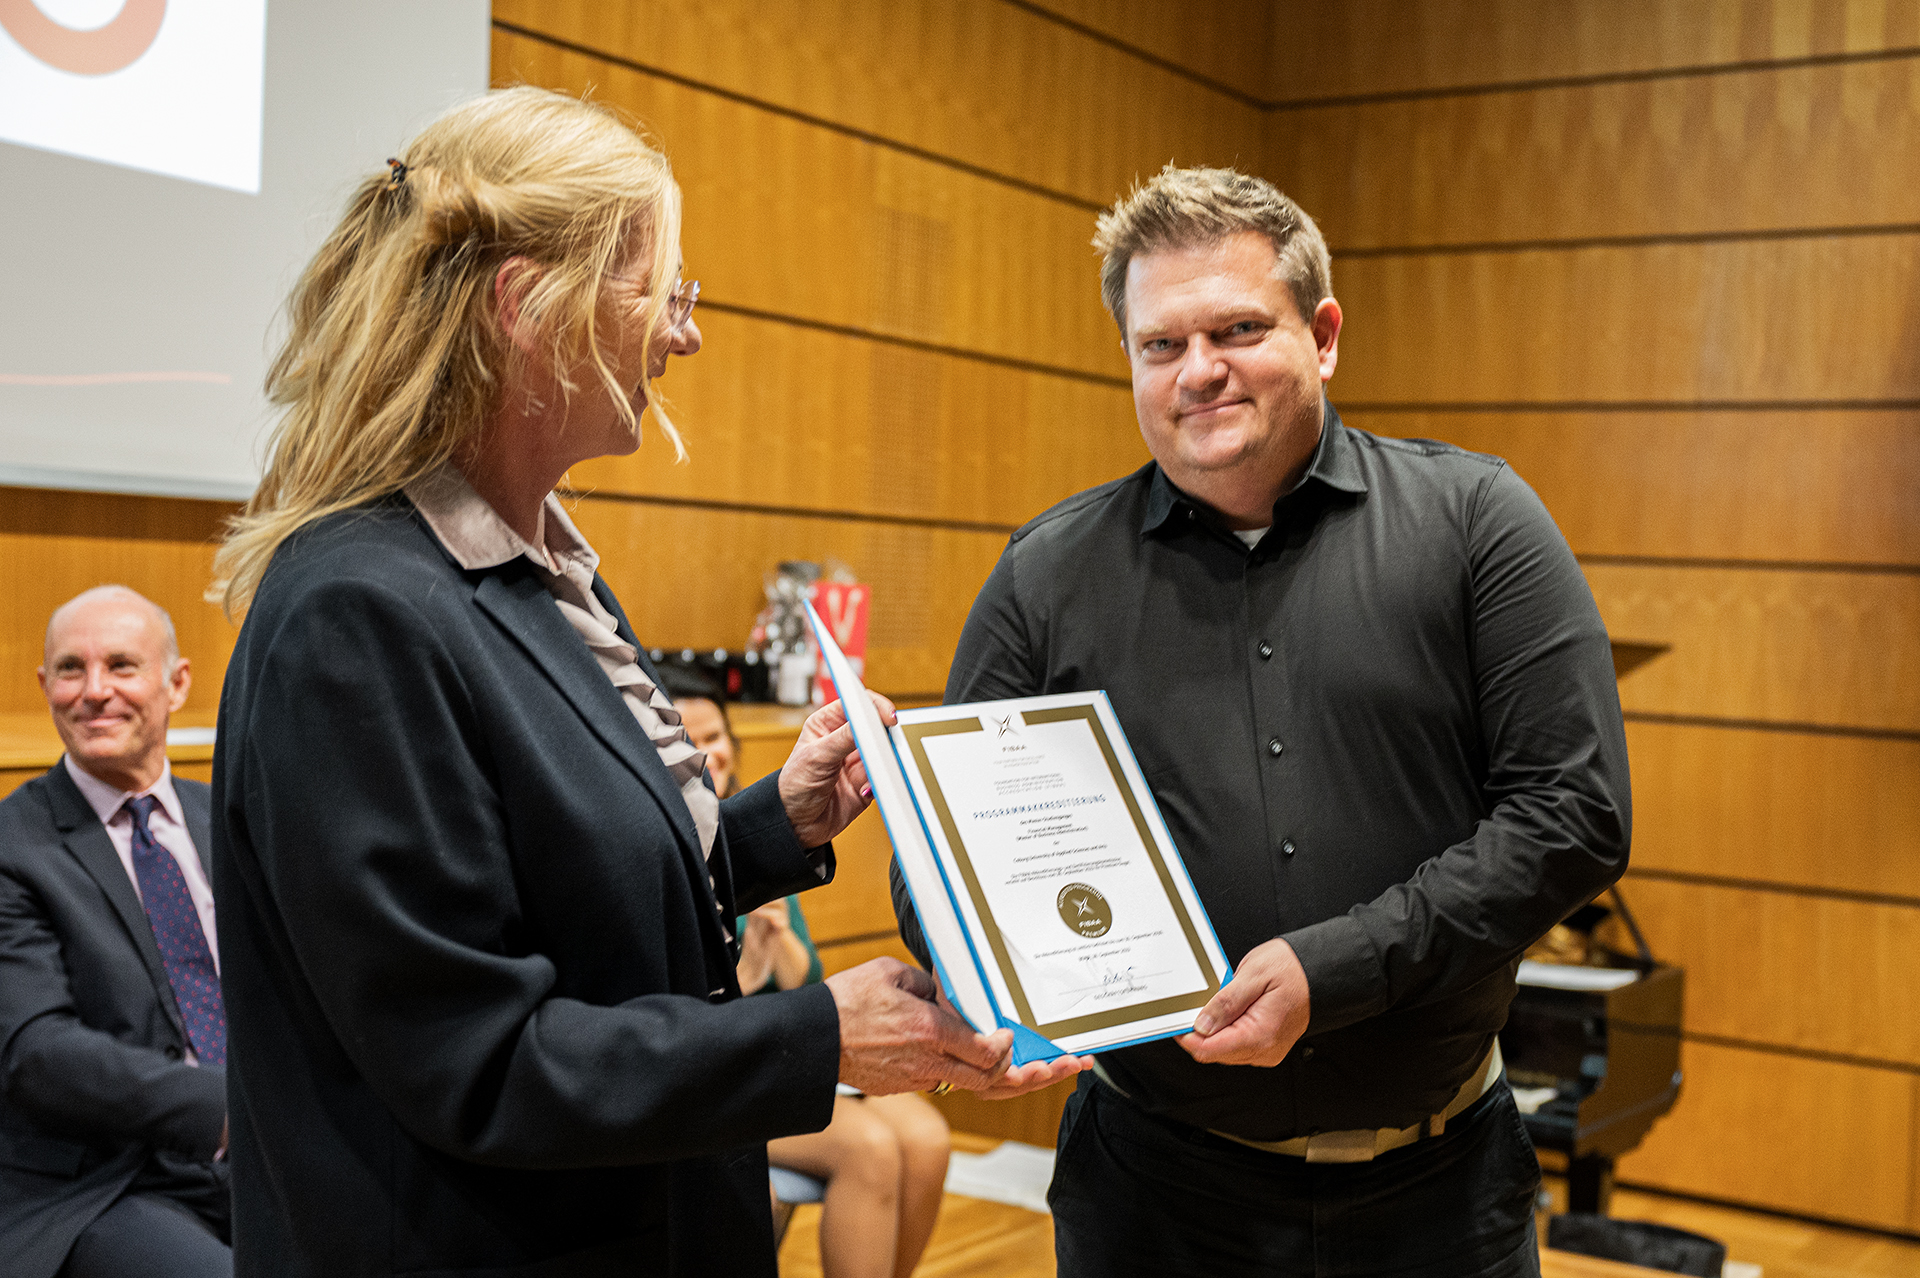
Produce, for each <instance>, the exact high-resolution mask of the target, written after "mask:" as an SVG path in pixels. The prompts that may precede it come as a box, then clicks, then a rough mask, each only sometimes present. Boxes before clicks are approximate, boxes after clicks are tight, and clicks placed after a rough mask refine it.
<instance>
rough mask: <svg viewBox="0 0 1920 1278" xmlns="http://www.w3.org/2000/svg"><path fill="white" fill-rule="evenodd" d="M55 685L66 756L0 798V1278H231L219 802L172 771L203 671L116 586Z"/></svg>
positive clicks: (87, 621) (81, 613)
mask: <svg viewBox="0 0 1920 1278" xmlns="http://www.w3.org/2000/svg"><path fill="white" fill-rule="evenodd" d="M39 677H40V686H41V688H42V689H44V690H45V692H46V696H47V705H48V707H49V708H50V709H51V710H52V711H53V721H54V724H55V726H56V727H57V728H58V729H59V732H60V739H61V740H62V741H63V742H64V743H65V744H66V757H65V758H63V759H62V760H61V761H60V762H59V763H57V764H55V765H54V766H53V768H52V769H51V770H49V771H48V772H47V773H46V774H45V775H44V776H40V777H36V778H34V779H33V780H32V781H29V782H27V783H26V784H25V785H23V786H21V787H20V788H19V789H18V790H17V791H15V792H14V793H13V794H12V795H10V796H8V797H7V799H6V800H5V801H4V802H0V1257H5V1260H4V1261H0V1268H3V1269H4V1270H5V1273H6V1274H7V1275H8V1278H55V1275H59V1276H60V1278H95V1276H96V1275H98V1276H100V1278H109V1276H117V1275H124V1274H136V1273H137V1274H141V1275H143V1276H149V1275H150V1276H153V1278H174V1276H176V1275H178V1276H179V1278H187V1276H188V1275H192V1276H193V1278H200V1276H201V1275H210V1274H220V1275H230V1274H231V1273H232V1272H233V1262H232V1257H231V1255H230V1253H229V1251H228V1247H227V1217H228V1195H227V1168H226V1164H225V1162H224V1161H223V1155H224V1153H225V1146H226V1139H227V1136H226V1124H227V1090H226V1069H225V1064H226V1016H225V1012H224V1010H223V1008H222V1005H221V1001H220V975H219V959H218V953H219V951H218V949H217V948H216V944H215V937H214V918H213V893H212V891H211V889H210V888H209V886H208V884H209V876H208V874H207V864H206V856H207V850H208V848H209V846H210V838H209V834H208V821H209V813H210V808H211V800H210V796H209V794H208V788H207V786H205V785H203V784H201V783H200V782H198V781H186V780H177V779H175V778H174V777H173V776H172V775H171V773H170V772H169V770H168V767H167V752H166V744H167V717H168V715H169V714H171V713H172V712H173V711H174V710H177V709H178V708H179V707H180V705H181V704H182V703H183V702H184V701H185V700H186V697H187V688H188V685H189V683H190V682H191V678H190V675H189V672H188V667H187V661H186V659H185V658H184V657H182V656H181V655H180V652H179V646H178V643H177V641H176V640H175V638H174V631H173V622H172V621H171V619H169V618H168V616H167V614H166V613H165V612H164V611H162V610H161V609H160V608H159V607H158V606H157V605H155V604H153V603H152V602H150V601H148V600H147V599H144V598H142V597H141V596H140V595H138V594H135V593H134V592H133V591H131V590H128V589H127V588H126V587H124V586H101V587H99V588H98V589H95V590H89V591H87V592H86V593H85V594H83V595H80V596H79V597H78V598H76V599H74V600H72V601H70V602H69V603H67V604H65V605H63V606H62V607H61V608H60V609H58V610H57V611H56V612H55V613H54V614H53V618H52V620H51V621H50V622H49V623H48V625H47V641H46V656H45V664H44V665H42V666H41V667H40V670H39Z"/></svg>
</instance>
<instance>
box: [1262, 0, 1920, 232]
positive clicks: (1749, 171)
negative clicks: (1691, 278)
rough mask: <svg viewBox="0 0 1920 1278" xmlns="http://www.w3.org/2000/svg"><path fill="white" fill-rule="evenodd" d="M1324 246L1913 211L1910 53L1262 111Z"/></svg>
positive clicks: (1911, 215)
mask: <svg viewBox="0 0 1920 1278" xmlns="http://www.w3.org/2000/svg"><path fill="white" fill-rule="evenodd" d="M1677 7H1678V6H1677ZM1268 127H1269V142H1268V151H1267V154H1266V160H1265V165H1266V167H1265V169H1264V170H1263V172H1265V173H1266V174H1267V176H1269V177H1271V178H1272V179H1273V180H1274V181H1275V182H1277V183H1279V184H1280V185H1281V186H1282V187H1283V188H1285V190H1286V191H1287V193H1288V194H1289V195H1291V196H1293V197H1294V198H1295V199H1296V200H1299V201H1300V203H1301V205H1302V206H1303V207H1304V208H1306V209H1307V211H1308V212H1310V213H1312V214H1313V215H1314V218H1315V219H1316V220H1317V221H1318V222H1319V223H1320V227H1321V229H1322V230H1323V231H1324V232H1325V233H1326V235H1327V237H1328V241H1329V243H1330V244H1331V245H1332V246H1333V247H1334V249H1335V251H1336V252H1339V251H1351V250H1354V249H1362V248H1369V247H1375V246H1405V245H1410V244H1484V243H1488V242H1502V241H1514V240H1538V239H1570V238H1580V237H1585V236H1632V235H1662V234H1673V233H1701V232H1730V231H1731V232H1742V231H1757V230H1771V229H1776V228H1782V227H1790V228H1807V227H1824V226H1854V225H1863V224H1864V225H1884V224H1887V223H1903V222H1904V223H1912V222H1916V221H1920V184H1917V183H1915V182H1913V181H1911V180H1910V178H1909V176H1908V174H1907V173H1906V172H1905V171H1904V170H1903V169H1902V168H1901V167H1900V166H1898V165H1893V164H1886V163H1883V162H1881V161H1882V157H1884V156H1886V155H1888V154H1900V153H1907V154H1911V153H1913V152H1914V150H1915V148H1916V147H1920V57H1911V58H1901V59H1897V60H1893V61H1879V62H1860V63H1848V64H1843V65H1839V66H1813V67H1801V68H1794V69H1790V70H1780V71H1757V72H1746V73H1742V74H1737V75H1710V76H1690V77H1685V78H1681V79H1665V80H1652V81H1644V80H1642V81H1632V82H1628V83H1616V84H1602V85H1581V86H1574V87H1568V88H1561V89H1551V90H1541V91H1539V92H1534V93H1492V94H1475V95H1470V96H1464V97H1441V98H1418V99H1415V100H1412V101H1394V102H1383V103H1372V104H1366V105H1354V106H1342V107H1321V108H1315V109H1312V110H1300V111H1287V112H1280V113H1277V114H1276V115H1274V116H1273V117H1272V119H1271V120H1270V122H1269V126H1268Z"/></svg>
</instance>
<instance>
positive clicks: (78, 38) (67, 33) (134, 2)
mask: <svg viewBox="0 0 1920 1278" xmlns="http://www.w3.org/2000/svg"><path fill="white" fill-rule="evenodd" d="M166 16H167V0H127V2H126V4H125V5H123V6H122V7H121V9H120V12H119V14H118V15H116V16H115V18H114V19H113V21H112V22H109V23H107V25H106V26H104V27H99V28H96V29H95V30H92V31H75V30H74V29H73V28H72V27H63V26H61V25H60V24H59V23H57V22H55V21H54V20H53V19H52V18H49V17H48V16H47V15H46V14H44V13H42V12H40V9H39V6H37V5H35V4H34V2H33V0H0V27H5V28H6V29H7V34H8V35H10V36H12V37H13V38H14V39H15V40H18V41H19V42H20V47H21V48H23V49H25V50H26V51H27V52H28V53H31V54H32V55H33V56H34V57H36V58H38V59H40V61H42V62H44V63H46V64H47V65H48V66H50V67H53V68H55V69H57V70H60V71H71V72H73V73H74V74H75V75H111V74H112V73H113V72H115V71H119V70H121V69H122V68H125V67H130V66H132V65H133V64H134V63H136V62H138V61H139V60H140V55H141V54H143V53H145V52H146V51H147V50H148V49H150V48H152V47H153V38H154V37H155V36H157V35H159V34H160V21H161V19H163V18H165V17H166Z"/></svg>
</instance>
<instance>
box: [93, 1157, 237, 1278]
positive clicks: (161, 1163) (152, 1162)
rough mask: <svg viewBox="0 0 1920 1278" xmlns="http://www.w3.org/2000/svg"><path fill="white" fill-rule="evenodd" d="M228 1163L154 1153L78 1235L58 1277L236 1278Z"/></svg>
mask: <svg viewBox="0 0 1920 1278" xmlns="http://www.w3.org/2000/svg"><path fill="white" fill-rule="evenodd" d="M231 1211H232V1207H231V1195H230V1193H229V1191H228V1188H227V1165H226V1164H225V1163H217V1164H215V1163H194V1162H189V1161H187V1160H186V1159H183V1158H180V1157H179V1156H177V1155H174V1154H169V1153H164V1152H162V1153H155V1154H153V1155H152V1156H150V1157H149V1158H148V1159H147V1162H146V1165H145V1166H144V1167H142V1168H141V1169H140V1173H139V1174H138V1175H137V1176H135V1177H134V1179H133V1183H132V1184H131V1185H129V1186H127V1190H126V1192H125V1193H124V1194H122V1195H121V1196H120V1198H119V1199H118V1200H117V1201H116V1202H115V1203H114V1204H113V1206H111V1207H109V1208H107V1209H106V1211H104V1212H102V1213H101V1214H100V1215H99V1217H98V1218H97V1219H95V1220H94V1222H93V1223H92V1224H91V1225H88V1226H87V1227H86V1228H85V1229H84V1230H82V1231H81V1233H80V1236H79V1237H78V1238H76V1239H75V1240H74V1243H73V1249H72V1250H71V1251H69V1252H68V1253H67V1263H66V1264H65V1265H64V1266H63V1267H62V1268H61V1270H60V1274H59V1278H126V1276H127V1275H133V1274H138V1275H139V1276H140V1278H232V1275H233V1251H232V1249H231V1248H230V1247H229V1246H228V1245H227V1244H228V1242H229V1241H230V1230H231Z"/></svg>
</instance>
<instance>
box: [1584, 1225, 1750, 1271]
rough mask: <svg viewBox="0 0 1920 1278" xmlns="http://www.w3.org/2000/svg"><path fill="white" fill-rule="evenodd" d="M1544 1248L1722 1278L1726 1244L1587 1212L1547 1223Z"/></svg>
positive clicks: (1669, 1227)
mask: <svg viewBox="0 0 1920 1278" xmlns="http://www.w3.org/2000/svg"><path fill="white" fill-rule="evenodd" d="M1547 1246H1549V1247H1551V1248H1553V1249H1555V1250H1556V1251H1571V1252H1574V1253H1575V1254H1577V1255H1581V1256H1592V1257H1594V1258H1595V1259H1598V1260H1623V1261H1626V1262H1627V1263H1628V1264H1632V1265H1641V1266H1644V1267H1645V1268H1648V1269H1664V1270H1666V1271H1667V1272H1668V1273H1675V1274H1692V1275H1695V1276H1696V1278H1720V1271H1721V1269H1722V1268H1724V1267H1725V1265H1726V1263H1727V1248H1726V1244H1725V1243H1719V1242H1715V1241H1714V1240H1713V1239H1711V1238H1705V1237H1702V1236H1701V1235H1699V1234H1693V1233H1688V1232H1687V1231H1686V1230H1684V1229H1675V1228H1673V1227H1672V1226H1670V1225H1656V1224H1653V1223H1652V1222H1651V1221H1645V1220H1615V1219H1614V1218H1613V1217H1611V1216H1596V1215H1591V1214H1589V1213H1586V1212H1568V1213H1566V1214H1565V1215H1561V1216H1553V1217H1550V1218H1549V1219H1548V1221H1547Z"/></svg>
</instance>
